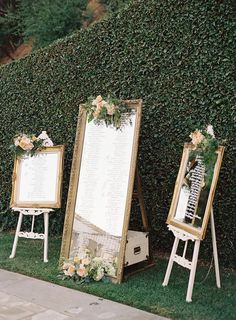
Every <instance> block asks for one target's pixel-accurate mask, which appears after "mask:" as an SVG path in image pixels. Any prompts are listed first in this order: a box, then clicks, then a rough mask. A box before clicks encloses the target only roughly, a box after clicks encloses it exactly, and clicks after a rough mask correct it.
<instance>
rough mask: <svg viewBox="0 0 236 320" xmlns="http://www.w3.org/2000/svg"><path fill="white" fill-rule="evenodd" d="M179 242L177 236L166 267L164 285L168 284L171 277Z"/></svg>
mask: <svg viewBox="0 0 236 320" xmlns="http://www.w3.org/2000/svg"><path fill="white" fill-rule="evenodd" d="M178 244H179V238H177V237H175V241H174V244H173V248H172V251H171V255H170V259H169V262H168V267H167V269H166V275H165V279H164V281H163V283H162V285H163V287H165V286H167V285H168V282H169V279H170V274H171V270H172V267H173V263H174V255H175V254H176V251H177V248H178Z"/></svg>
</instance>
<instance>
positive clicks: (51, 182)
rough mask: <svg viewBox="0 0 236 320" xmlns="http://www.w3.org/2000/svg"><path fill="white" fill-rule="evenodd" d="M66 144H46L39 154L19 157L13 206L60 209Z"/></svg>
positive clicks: (15, 171)
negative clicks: (50, 145) (49, 145)
mask: <svg viewBox="0 0 236 320" xmlns="http://www.w3.org/2000/svg"><path fill="white" fill-rule="evenodd" d="M63 160H64V146H63V145H58V146H52V147H45V148H43V149H42V150H41V151H39V152H38V153H37V154H36V155H35V156H33V157H30V156H26V157H21V158H19V159H18V158H16V159H15V161H14V169H13V175H12V194H11V202H10V207H11V208H13V207H15V208H60V207H61V185H62V176H63Z"/></svg>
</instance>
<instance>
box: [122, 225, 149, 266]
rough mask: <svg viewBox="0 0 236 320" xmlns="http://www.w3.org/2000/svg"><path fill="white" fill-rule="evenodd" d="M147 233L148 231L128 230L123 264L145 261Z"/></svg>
mask: <svg viewBox="0 0 236 320" xmlns="http://www.w3.org/2000/svg"><path fill="white" fill-rule="evenodd" d="M148 237H149V234H148V232H139V231H131V230H129V231H128V236H127V243H126V250H125V266H130V265H132V264H135V263H138V262H141V261H145V260H147V259H148V257H149V239H148Z"/></svg>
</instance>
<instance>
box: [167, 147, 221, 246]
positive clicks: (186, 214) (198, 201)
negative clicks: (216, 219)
mask: <svg viewBox="0 0 236 320" xmlns="http://www.w3.org/2000/svg"><path fill="white" fill-rule="evenodd" d="M193 150H194V146H193V145H192V144H190V143H185V144H184V149H183V155H182V160H181V164H180V168H179V173H178V176H177V179H176V183H175V188H174V194H173V198H172V202H171V207H170V210H169V214H168V217H167V221H166V223H167V224H169V225H172V226H175V227H177V228H180V229H182V230H184V231H186V232H188V233H190V234H192V235H194V236H197V237H198V238H199V239H200V240H203V239H204V237H205V234H206V229H207V224H208V220H209V217H210V214H211V209H212V205H213V199H214V194H215V190H216V185H217V181H218V177H219V172H220V167H221V163H222V159H223V154H224V147H222V146H219V147H218V149H217V151H216V154H217V157H216V161H215V165H214V172H213V176H212V180H211V184H210V186H209V187H205V186H204V182H203V184H202V185H200V182H199V181H200V180H199V177H197V180H196V181H197V183H198V184H199V188H197V187H196V186H193V183H192V188H190V189H189V186H188V185H187V183H186V177H187V175H188V174H189V173H188V172H190V171H191V168H188V166H190V153H191V151H193ZM195 168H196V167H195ZM196 170H197V169H195V171H196ZM203 172H204V171H203ZM197 174H199V173H197ZM202 176H204V173H202ZM203 181H204V178H203ZM201 183H202V182H201ZM198 189H199V190H198Z"/></svg>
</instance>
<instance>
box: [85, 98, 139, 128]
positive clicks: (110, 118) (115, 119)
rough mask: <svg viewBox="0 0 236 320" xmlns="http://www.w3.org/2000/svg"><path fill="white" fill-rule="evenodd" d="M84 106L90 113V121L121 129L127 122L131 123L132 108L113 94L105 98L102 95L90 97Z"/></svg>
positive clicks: (88, 113)
mask: <svg viewBox="0 0 236 320" xmlns="http://www.w3.org/2000/svg"><path fill="white" fill-rule="evenodd" d="M84 108H85V110H86V112H87V115H88V122H90V121H92V120H93V121H94V123H95V124H97V125H100V124H102V123H105V125H106V126H113V127H114V128H116V129H120V128H121V127H122V125H124V124H126V123H127V122H129V123H130V124H131V120H130V114H131V113H132V112H133V111H132V109H130V108H128V106H127V105H126V104H124V103H123V102H122V101H121V100H118V99H115V98H112V97H111V96H108V97H107V98H105V99H103V97H102V96H100V95H99V96H97V97H96V98H95V99H94V98H92V97H90V98H88V101H87V102H86V103H85V104H84Z"/></svg>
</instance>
